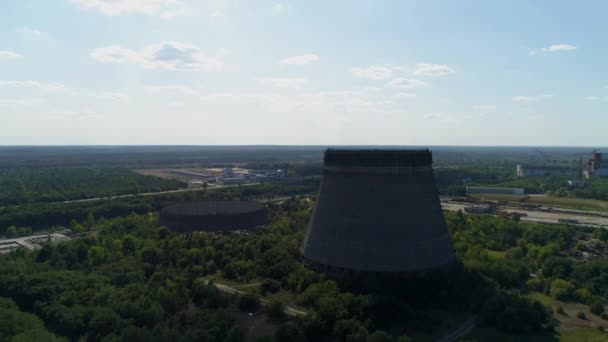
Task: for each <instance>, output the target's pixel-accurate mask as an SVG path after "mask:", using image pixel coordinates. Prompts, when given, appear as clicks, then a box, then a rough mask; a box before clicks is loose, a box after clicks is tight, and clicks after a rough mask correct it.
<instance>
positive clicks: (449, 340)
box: [437, 317, 475, 342]
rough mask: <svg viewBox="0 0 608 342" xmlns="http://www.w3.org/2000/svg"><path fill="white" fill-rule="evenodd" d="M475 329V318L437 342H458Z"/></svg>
mask: <svg viewBox="0 0 608 342" xmlns="http://www.w3.org/2000/svg"><path fill="white" fill-rule="evenodd" d="M473 328H475V317H473V318H471V319H468V320H466V321H464V322H463V323H462V324H461V325H460V326H459V327H458V328H457V329H456V330H454V331H452V332H451V333H449V334H448V335H446V336H444V337H443V338H441V339H439V340H438V341H437V342H456V341H458V340H459V339H460V338H462V337H464V336H466V335H467V334H468V333H470V332H471V330H473Z"/></svg>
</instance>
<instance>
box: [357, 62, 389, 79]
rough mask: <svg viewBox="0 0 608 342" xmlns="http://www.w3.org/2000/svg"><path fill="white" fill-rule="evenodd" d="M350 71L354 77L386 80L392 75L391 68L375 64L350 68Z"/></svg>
mask: <svg viewBox="0 0 608 342" xmlns="http://www.w3.org/2000/svg"><path fill="white" fill-rule="evenodd" d="M350 73H351V74H352V75H353V76H355V77H362V78H367V79H370V80H386V79H389V78H391V77H393V70H392V69H390V68H388V67H384V66H377V65H372V66H368V67H363V68H352V69H350Z"/></svg>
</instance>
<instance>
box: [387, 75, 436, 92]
mask: <svg viewBox="0 0 608 342" xmlns="http://www.w3.org/2000/svg"><path fill="white" fill-rule="evenodd" d="M424 85H426V83H425V82H423V81H420V80H413V79H407V78H402V77H398V78H395V79H392V80H391V81H390V82H388V83H387V84H386V86H387V87H388V88H396V89H412V88H416V87H420V86H424Z"/></svg>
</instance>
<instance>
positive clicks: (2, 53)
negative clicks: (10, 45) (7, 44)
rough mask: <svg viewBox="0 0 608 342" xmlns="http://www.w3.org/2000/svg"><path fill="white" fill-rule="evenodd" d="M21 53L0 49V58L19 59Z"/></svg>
mask: <svg viewBox="0 0 608 342" xmlns="http://www.w3.org/2000/svg"><path fill="white" fill-rule="evenodd" d="M21 58H23V56H22V55H20V54H18V53H16V52H13V51H8V50H0V59H21Z"/></svg>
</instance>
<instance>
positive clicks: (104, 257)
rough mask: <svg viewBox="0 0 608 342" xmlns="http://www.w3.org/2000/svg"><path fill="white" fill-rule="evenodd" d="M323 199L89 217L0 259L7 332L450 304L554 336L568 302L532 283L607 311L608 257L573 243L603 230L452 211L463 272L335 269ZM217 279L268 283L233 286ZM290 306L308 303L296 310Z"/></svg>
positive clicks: (192, 324) (375, 325)
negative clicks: (248, 215) (250, 216)
mask: <svg viewBox="0 0 608 342" xmlns="http://www.w3.org/2000/svg"><path fill="white" fill-rule="evenodd" d="M311 208H312V203H311V202H310V201H309V200H308V199H307V198H303V199H292V200H289V201H287V202H286V203H284V204H281V205H270V208H269V209H270V224H269V225H268V226H267V227H266V228H264V229H262V230H260V231H259V232H257V233H255V234H236V233H231V234H224V235H213V234H206V233H193V234H189V235H179V234H176V233H173V232H171V231H169V230H168V229H167V228H164V227H159V226H158V225H157V223H156V221H157V215H156V214H154V213H146V214H130V215H128V216H123V217H116V218H99V217H95V218H93V219H91V218H89V219H88V220H85V221H83V222H82V225H83V227H84V229H85V231H84V233H83V234H82V235H81V236H80V237H78V238H76V239H74V240H72V241H69V242H64V243H61V244H58V245H52V244H47V245H45V246H44V247H43V248H42V249H40V250H39V251H35V252H26V251H24V250H17V251H15V252H12V253H10V254H7V255H4V256H2V257H0V274H3V276H2V277H0V297H2V298H1V299H0V305H1V306H2V308H3V310H2V311H1V313H0V315H1V316H2V317H0V322H1V323H0V324H2V327H0V331H2V333H1V334H3V335H0V341H5V340H6V341H10V340H18V341H27V340H49V341H51V340H78V339H80V338H82V337H84V338H86V339H87V340H92V341H102V340H103V341H166V340H173V341H189V340H200V341H242V340H244V339H245V338H246V336H247V335H246V334H247V333H248V332H249V331H248V330H247V327H246V326H244V324H243V319H242V317H243V315H242V313H243V312H256V315H265V316H264V317H267V322H266V323H265V324H267V325H269V326H270V327H271V329H270V330H269V331H271V334H270V335H267V336H259V338H258V340H260V341H272V340H276V341H324V340H327V341H331V340H339V341H410V340H432V339H431V337H432V336H433V332H434V331H437V330H438V329H440V328H441V327H442V326H443V324H444V321H443V320H442V319H441V318H440V317H441V314H438V312H439V313H443V315H446V314H447V315H452V316H454V315H456V316H459V317H477V321H478V325H479V327H480V328H483V329H490V330H492V331H496V332H501V333H504V334H508V335H509V336H519V335H520V334H525V335H531V336H537V337H538V339H542V340H547V341H551V340H554V339H555V337H554V336H555V335H554V329H555V327H556V325H557V320H556V318H555V317H556V315H559V313H554V312H552V310H550V309H549V308H547V307H545V306H544V305H542V304H541V303H539V302H537V301H535V300H533V299H531V297H530V296H529V294H530V293H532V292H541V293H546V294H548V295H550V296H553V297H554V298H562V299H567V300H571V301H576V302H581V303H584V304H585V305H589V306H590V307H592V309H593V310H595V311H594V312H595V313H596V314H597V315H602V314H603V307H604V306H603V304H604V303H605V302H606V300H607V297H608V281H606V280H607V279H608V262H606V261H604V260H601V259H597V260H590V261H586V262H578V263H575V262H573V261H571V260H570V259H568V258H566V257H564V255H565V253H567V252H568V251H572V250H577V249H580V248H582V247H581V241H584V240H592V241H594V243H595V244H596V245H597V247H598V248H600V247H601V246H605V244H606V239H607V238H608V236H606V235H607V234H605V232H604V231H599V230H594V229H586V230H583V231H581V230H575V229H574V228H573V227H569V226H566V225H531V224H527V223H523V222H519V221H517V220H512V219H509V218H502V217H491V216H469V215H466V214H462V213H447V214H446V215H447V217H446V218H447V222H448V227H449V231H450V234H451V236H452V239H453V244H454V248H455V251H456V254H457V257H458V260H459V265H458V266H456V268H455V269H454V270H453V271H452V272H450V273H433V274H427V275H424V276H419V277H417V278H415V279H408V278H400V277H390V276H373V277H368V276H363V277H359V276H357V277H351V278H348V277H342V278H339V279H329V278H327V277H326V276H325V275H323V274H320V273H317V272H314V271H312V270H310V269H307V268H306V267H304V266H303V265H302V262H301V260H300V254H299V246H300V243H301V240H302V238H303V234H304V231H305V228H306V225H307V223H308V220H309V217H310V214H311ZM87 221H88V222H87ZM496 253H499V254H500V255H501V256H502V257H499V258H497V257H494V256H493V255H494V254H496ZM214 281H218V282H219V281H228V282H234V283H237V284H259V286H255V287H254V288H253V289H254V291H252V292H250V293H248V294H246V295H242V296H234V295H227V294H226V293H223V292H221V291H219V290H218V288H217V287H216V286H214ZM273 294H276V295H277V296H275V297H272V296H273ZM278 294H281V296H278ZM264 298H275V299H271V300H270V301H269V302H266V303H265V304H264V305H262V302H263V301H262V300H263V299H264ZM276 298H279V299H276ZM286 305H292V306H296V307H298V308H301V309H302V310H305V312H306V313H307V315H304V316H299V317H297V318H289V317H286V316H285V315H284V314H283V313H282V310H283V308H285V306H286Z"/></svg>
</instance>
